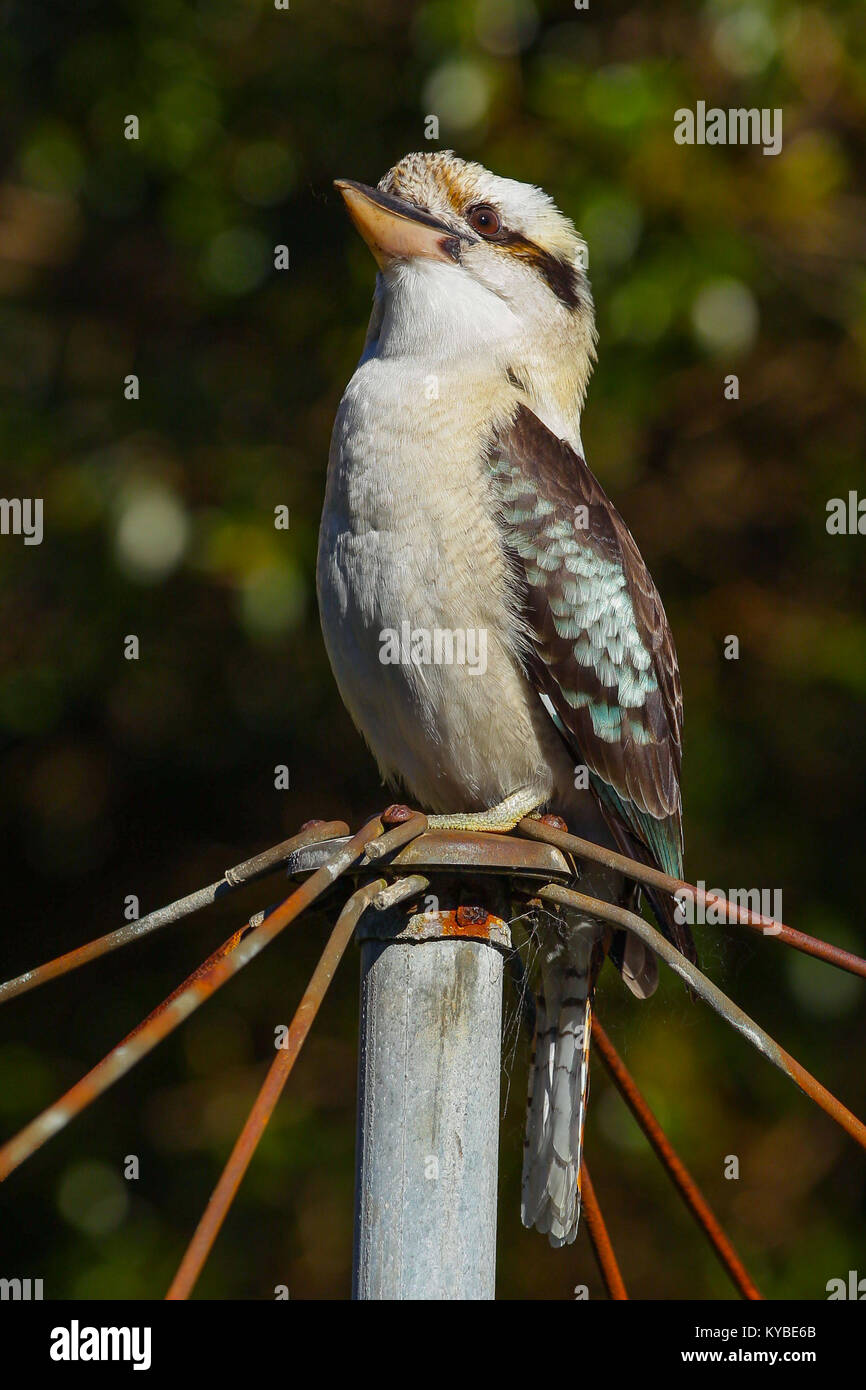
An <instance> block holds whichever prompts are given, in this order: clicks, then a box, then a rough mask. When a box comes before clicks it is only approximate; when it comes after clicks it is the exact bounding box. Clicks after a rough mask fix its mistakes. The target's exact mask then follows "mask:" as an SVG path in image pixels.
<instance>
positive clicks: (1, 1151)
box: [0, 818, 382, 1181]
mask: <svg viewBox="0 0 866 1390" xmlns="http://www.w3.org/2000/svg"><path fill="white" fill-rule="evenodd" d="M381 833H382V822H381V821H380V820H379V819H378V818H376V819H375V820H372V821H370V822H369V823H368V824H367V825H365V826H364V827H363V828H362V829H361V830H359V831H358V834H357V835H355V836H354V837H353V838H352V839H351V840H350V841H349V843H348V845H346V846H345V848H344V849H342V850H340V851H339V853H338V854H336V855H335V856H334V858H333V859H331V860H330V861H329V862H328V863H327V864H323V865H322V867H321V868H320V869H317V870H316V872H315V873H314V874H311V876H310V877H309V878H308V879H307V881H306V882H305V883H303V884H302V885H301V886H300V888H296V889H295V891H294V893H291V894H290V895H289V897H288V898H286V900H285V901H284V902H282V903H281V904H280V905H279V907H275V908H274V909H273V911H272V912H270V913H269V914H268V915H267V916H266V917H265V919H264V921H263V922H261V923H260V924H259V925H258V926H256V927H254V928H253V930H252V931H250V932H248V933H247V934H245V935H243V936H242V938H241V940H240V941H239V942H238V943H237V944H236V945H235V946H234V948H233V949H232V951H231V953H230V954H222V955H221V954H220V953H219V952H217V953H216V955H215V956H212V957H210V958H209V960H208V961H207V962H206V963H205V965H204V966H202V967H200V969H199V970H198V971H196V973H195V974H194V975H192V976H190V978H189V980H188V981H185V982H184V984H183V985H182V986H181V987H180V989H179V990H178V991H176V992H175V994H174V995H173V996H170V997H169V1000H167V1001H166V1002H165V1004H164V1005H162V1006H160V1008H159V1010H157V1011H156V1012H154V1013H153V1014H151V1015H150V1017H149V1018H148V1019H147V1020H146V1021H145V1023H144V1024H143V1025H142V1026H141V1027H140V1028H139V1029H137V1030H136V1031H135V1032H133V1033H132V1034H130V1036H129V1038H127V1039H125V1040H124V1041H123V1042H122V1043H121V1044H119V1045H118V1046H117V1047H115V1048H113V1049H112V1050H111V1052H109V1053H108V1055H107V1056H106V1057H104V1058H103V1059H102V1061H101V1062H98V1063H97V1065H96V1066H95V1067H94V1068H93V1069H92V1070H91V1071H89V1072H88V1073H87V1075H86V1076H84V1077H82V1079H81V1080H80V1081H78V1082H76V1084H75V1085H74V1086H72V1087H71V1088H70V1090H68V1091H67V1092H66V1094H65V1095H64V1096H62V1097H61V1098H60V1100H59V1101H57V1102H55V1104H54V1105H51V1106H49V1107H48V1109H47V1110H44V1111H43V1112H42V1114H41V1115H39V1116H37V1118H36V1119H35V1120H33V1121H31V1123H30V1124H29V1125H26V1126H25V1128H24V1129H22V1130H21V1131H20V1133H18V1134H17V1135H15V1136H14V1137H13V1138H12V1139H10V1140H9V1141H8V1143H6V1144H4V1145H3V1147H2V1148H0V1181H2V1180H3V1179H4V1178H6V1177H8V1176H9V1174H10V1173H11V1172H12V1170H13V1169H14V1168H17V1167H18V1165H19V1164H21V1163H23V1162H24V1160H25V1159H26V1158H29V1157H30V1155H31V1154H32V1153H35V1151H36V1150H37V1149H38V1148H41V1146H42V1145H43V1144H44V1143H45V1142H46V1140H48V1139H50V1138H51V1136H52V1135H53V1134H56V1133H57V1131H58V1130H60V1129H63V1127H64V1126H65V1125H66V1124H68V1122H69V1121H70V1120H71V1119H72V1118H73V1116H75V1115H77V1114H79V1113H80V1111H82V1110H83V1109H84V1108H85V1106H87V1105H89V1104H90V1102H91V1101H93V1100H95V1099H96V1097H97V1096H99V1095H102V1094H103V1092H104V1091H107V1090H108V1088H109V1086H111V1085H113V1083H114V1082H115V1081H117V1080H118V1079H119V1078H120V1077H121V1076H125V1075H126V1073H127V1072H128V1071H130V1070H131V1069H132V1067H133V1066H134V1065H135V1063H136V1062H138V1061H140V1060H141V1058H142V1057H145V1056H146V1055H147V1054H148V1053H149V1052H151V1051H152V1050H153V1048H154V1047H156V1045H157V1043H160V1042H162V1040H163V1038H165V1037H167V1036H168V1034H169V1033H171V1032H172V1031H173V1030H174V1029H175V1028H176V1027H177V1026H178V1025H179V1024H180V1023H182V1022H183V1021H184V1019H186V1018H188V1017H189V1015H190V1014H191V1013H193V1012H194V1011H195V1010H196V1009H197V1008H198V1007H199V1005H200V1004H203V1003H204V1001H205V1000H206V999H209V998H210V996H211V995H212V994H213V993H215V991H216V990H218V989H219V988H220V986H221V985H224V984H225V982H226V981H227V980H229V979H231V978H232V976H233V975H236V974H237V973H238V971H239V970H242V969H243V967H244V966H245V965H248V964H249V962H250V961H251V960H253V959H254V958H255V957H256V956H257V955H258V954H259V952H260V951H263V950H264V948H265V947H266V946H268V945H269V944H270V942H271V941H273V940H274V938H275V937H276V936H278V935H279V934H280V932H281V931H282V930H283V929H284V927H287V926H288V925H289V923H290V922H293V921H294V920H295V919H296V918H297V917H299V916H300V914H301V913H302V912H303V911H304V910H305V909H306V908H308V907H309V906H310V905H311V904H312V903H313V902H315V900H316V899H317V898H318V897H319V896H320V895H321V894H322V893H324V892H325V890H326V889H327V888H329V887H330V885H331V884H332V883H333V882H334V880H335V879H336V878H338V877H339V876H340V874H341V873H342V872H343V871H344V870H345V869H347V868H348V867H349V865H350V864H353V863H354V862H355V860H356V859H357V858H358V857H359V856H360V855H361V854H362V853H363V851H364V847H365V845H366V844H367V843H368V841H370V840H371V839H373V838H374V837H375V836H377V835H380V834H381ZM220 949H221V950H222V948H220Z"/></svg>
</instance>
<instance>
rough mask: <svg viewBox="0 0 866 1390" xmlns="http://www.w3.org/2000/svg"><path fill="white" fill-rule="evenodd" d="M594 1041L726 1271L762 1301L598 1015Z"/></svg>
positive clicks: (744, 1292)
mask: <svg viewBox="0 0 866 1390" xmlns="http://www.w3.org/2000/svg"><path fill="white" fill-rule="evenodd" d="M592 1042H593V1047H595V1048H597V1050H598V1051H599V1053H600V1054H601V1059H602V1061H603V1062H604V1064H605V1066H606V1067H607V1070H608V1072H609V1073H610V1075H611V1077H612V1079H613V1082H614V1085H615V1086H616V1088H617V1090H618V1091H619V1093H620V1095H621V1096H622V1098H623V1100H624V1101H625V1103H626V1105H627V1106H628V1108H629V1110H630V1111H631V1113H632V1114H633V1115H634V1117H635V1119H636V1120H637V1122H638V1124H639V1125H640V1127H641V1129H642V1130H643V1132H644V1134H645V1135H646V1137H647V1139H648V1140H649V1142H650V1144H651V1145H652V1147H653V1149H654V1150H655V1152H656V1154H657V1155H658V1157H659V1158H660V1159H661V1162H662V1165H663V1167H664V1169H665V1171H666V1173H667V1174H668V1176H669V1178H670V1179H671V1182H672V1183H673V1184H674V1187H675V1188H676V1189H677V1192H678V1193H679V1194H680V1196H681V1197H682V1199H683V1201H684V1202H685V1204H686V1206H687V1207H688V1209H689V1211H690V1212H691V1213H692V1215H693V1216H694V1218H695V1220H696V1221H697V1223H698V1225H699V1226H700V1227H701V1230H702V1231H703V1232H704V1234H705V1235H706V1237H707V1239H708V1240H709V1242H710V1244H711V1245H712V1247H713V1249H714V1251H715V1252H716V1255H717V1256H718V1258H719V1260H720V1262H721V1264H722V1267H723V1268H724V1269H725V1270H726V1271H727V1273H728V1275H729V1276H730V1278H731V1280H732V1281H733V1283H734V1285H735V1286H736V1288H737V1289H738V1290H739V1292H740V1294H741V1295H742V1297H743V1298H747V1299H752V1300H757V1299H761V1298H762V1295H761V1294H760V1293H759V1291H758V1289H757V1287H756V1286H755V1284H754V1283H753V1282H752V1280H751V1279H750V1277H749V1274H748V1271H747V1270H746V1267H745V1265H744V1264H743V1262H742V1260H741V1259H740V1257H739V1255H738V1254H737V1252H736V1250H735V1249H734V1247H733V1245H732V1244H731V1242H730V1241H729V1240H728V1237H727V1236H726V1235H725V1233H724V1231H723V1230H722V1228H721V1226H720V1225H719V1223H718V1221H717V1220H716V1218H715V1216H714V1215H713V1213H712V1211H711V1209H710V1206H709V1203H708V1202H707V1201H706V1199H705V1198H704V1196H703V1194H702V1193H701V1190H700V1188H699V1187H698V1185H697V1183H696V1182H695V1180H694V1178H693V1177H692V1176H691V1174H690V1173H689V1171H688V1169H687V1168H686V1166H685V1164H684V1163H683V1162H682V1160H681V1159H680V1158H679V1156H678V1155H677V1153H676V1151H675V1149H674V1147H673V1145H672V1144H671V1142H670V1140H669V1139H668V1137H667V1135H666V1134H665V1132H664V1130H663V1129H662V1127H661V1125H660V1124H659V1122H658V1120H657V1119H656V1117H655V1115H654V1114H653V1112H652V1110H650V1108H649V1106H648V1105H647V1102H646V1100H645V1099H644V1097H643V1096H642V1095H641V1092H640V1091H639V1090H638V1088H637V1085H636V1084H635V1081H634V1078H633V1077H632V1075H631V1073H630V1072H629V1070H628V1068H627V1067H626V1065H625V1063H624V1062H623V1060H622V1058H621V1057H620V1055H619V1053H618V1052H617V1050H616V1048H615V1047H614V1045H613V1043H612V1042H611V1040H610V1038H609V1037H608V1036H607V1033H606V1032H605V1031H604V1029H603V1028H602V1026H601V1024H600V1023H599V1021H598V1015H597V1014H596V1015H595V1016H594V1017H593V1020H592Z"/></svg>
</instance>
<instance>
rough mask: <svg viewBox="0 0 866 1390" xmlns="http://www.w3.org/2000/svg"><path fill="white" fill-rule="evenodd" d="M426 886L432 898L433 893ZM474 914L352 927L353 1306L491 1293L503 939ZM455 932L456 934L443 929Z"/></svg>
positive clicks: (499, 928)
mask: <svg viewBox="0 0 866 1390" xmlns="http://www.w3.org/2000/svg"><path fill="white" fill-rule="evenodd" d="M431 891H433V892H435V893H436V896H437V898H438V901H439V903H440V904H441V903H442V901H443V897H442V890H441V889H439V888H433V889H431ZM490 892H491V885H489V884H488V886H486V887H485V894H486V896H487V897H488V899H489V897H490ZM468 911H469V919H470V923H471V922H472V920H473V918H472V913H473V912H474V911H475V910H474V909H470V910H468ZM466 914H467V910H466V909H463V910H462V920H463V921H464V922H465V920H466ZM474 920H475V925H474V926H473V925H470V926H469V927H468V928H467V927H463V926H461V925H460V923H461V914H455V912H454V911H450V912H443V911H437V912H433V913H421V914H418V915H417V916H415V917H412V918H411V919H410V920H409V921H408V922H407V913H406V912H405V910H401V909H394V910H393V912H392V913H390V914H388V913H385V914H382V915H381V916H379V917H378V918H377V919H376V920H375V921H372V922H370V923H369V924H365V923H364V922H363V921H362V923H361V926H360V929H359V933H358V935H359V939H360V940H361V943H362V944H361V1038H360V1055H359V1069H358V1131H357V1157H356V1193H355V1252H354V1287H353V1297H355V1298H357V1299H388V1300H399V1301H403V1300H413V1299H432V1300H439V1299H492V1298H493V1297H494V1295H495V1276H496V1197H497V1165H498V1153H499V1079H500V1052H501V1028H502V969H503V959H504V958H503V950H504V949H508V947H509V945H510V938H509V935H508V929H507V927H506V926H505V924H504V922H502V921H501V920H500V919H499V918H498V917H492V916H487V915H486V913H485V912H483V911H482V912H480V913H476V914H475V919H474ZM455 929H456V930H457V931H458V932H464V933H465V934H463V935H453V934H451V935H446V934H445V933H446V932H453V931H454V930H455ZM468 934H471V935H472V937H473V938H474V939H467V935H468Z"/></svg>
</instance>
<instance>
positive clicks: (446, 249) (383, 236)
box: [334, 179, 469, 269]
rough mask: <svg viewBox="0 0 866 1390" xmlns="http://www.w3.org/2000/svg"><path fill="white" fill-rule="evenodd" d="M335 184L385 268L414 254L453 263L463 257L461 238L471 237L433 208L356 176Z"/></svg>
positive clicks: (464, 239)
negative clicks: (425, 208) (429, 209)
mask: <svg viewBox="0 0 866 1390" xmlns="http://www.w3.org/2000/svg"><path fill="white" fill-rule="evenodd" d="M334 187H335V188H339V190H340V192H341V193H342V195H343V199H344V201H345V204H346V207H347V208H348V211H349V216H350V217H351V219H352V221H353V222H354V224H355V226H356V227H357V229H358V231H359V232H360V233H361V236H362V237H363V238H364V240H365V241H366V243H367V245H368V246H369V248H370V250H371V251H372V252H373V255H374V256H375V258H376V262H377V264H378V265H379V266H380V267H381V268H382V269H384V268H385V267H386V266H387V265H390V263H391V262H392V261H396V260H406V259H408V258H409V257H411V256H427V257H428V258H431V259H432V260H434V261H447V262H449V263H453V262H454V261H456V260H459V259H460V242H461V241H468V240H469V238H468V237H464V236H462V234H461V233H460V232H455V231H454V229H453V227H449V226H448V225H447V223H445V222H440V221H439V219H438V218H436V217H432V216H431V215H430V213H429V212H424V211H423V209H421V208H416V207H414V206H413V204H412V203H407V202H404V200H403V199H402V198H395V197H394V195H393V193H383V192H381V190H380V189H378V188H370V187H368V185H367V184H366V183H355V182H354V180H352V179H335V180H334Z"/></svg>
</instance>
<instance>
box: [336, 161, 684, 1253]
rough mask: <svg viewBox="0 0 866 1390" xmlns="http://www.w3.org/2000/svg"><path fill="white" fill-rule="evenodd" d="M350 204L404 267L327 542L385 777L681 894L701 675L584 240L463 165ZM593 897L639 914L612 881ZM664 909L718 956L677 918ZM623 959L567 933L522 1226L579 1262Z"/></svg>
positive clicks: (356, 688) (546, 1031)
mask: <svg viewBox="0 0 866 1390" xmlns="http://www.w3.org/2000/svg"><path fill="white" fill-rule="evenodd" d="M337 187H338V188H339V189H340V192H341V193H342V195H343V198H344V199H345V202H346V206H347V208H348V211H349V214H350V216H351V218H352V220H353V222H354V223H355V226H356V227H357V229H358V230H359V232H360V233H361V235H362V237H363V238H364V240H365V241H366V242H367V244H368V246H369V247H370V249H371V251H372V252H373V255H374V256H375V258H376V261H377V263H378V266H379V274H378V275H377V277H376V291H375V299H374V303H373V312H372V316H371V319H370V326H369V329H368V332H367V339H366V342H365V345H364V351H363V355H362V357H361V360H360V363H359V364H358V368H357V370H356V372H355V374H354V376H353V377H352V379H351V381H350V382H349V385H348V387H347V388H346V392H345V394H344V396H343V399H342V401H341V403H340V408H339V412H338V415H337V419H336V423H335V425H334V432H333V440H332V444H331V453H330V462H329V466H328V480H327V493H326V498H325V506H324V513H323V516H322V525H321V532H320V536H319V557H318V575H317V579H318V593H319V604H320V609H321V619H322V628H323V632H324V637H325V642H326V645H327V649H328V654H329V656H330V660H331V665H332V667H333V671H334V675H335V677H336V680H337V684H338V686H339V688H340V692H341V694H342V697H343V700H344V702H345V704H346V706H347V708H348V710H349V712H350V714H351V716H352V718H353V719H354V721H355V723H356V724H357V726H358V728H359V729H360V731H361V733H362V734H363V736H364V738H365V739H366V741H367V743H368V744H369V746H370V748H371V750H372V752H373V754H374V756H375V758H376V761H377V763H378V764H379V768H380V771H381V773H382V775H383V777H384V778H385V779H386V781H388V782H391V783H397V784H402V785H403V786H404V787H405V788H406V789H407V790H408V792H409V793H410V795H411V796H412V797H413V798H414V799H415V800H416V801H417V803H418V804H419V805H420V806H421V807H423V808H424V809H425V810H426V811H428V812H431V813H436V814H432V815H431V817H430V822H431V825H432V826H440V827H446V828H465V829H476V830H479V829H480V830H493V831H504V830H508V829H511V828H512V827H513V826H514V825H516V823H517V822H518V820H520V819H521V818H522V817H524V816H527V815H530V814H533V813H536V812H537V811H538V810H539V809H544V810H550V811H553V812H556V813H558V814H559V815H561V816H563V817H564V818H565V820H566V822H567V824H568V826H569V828H570V829H572V830H573V831H575V832H576V833H578V834H580V835H582V836H583V837H584V838H586V839H590V840H594V841H595V842H597V843H600V844H606V845H608V846H613V847H616V848H619V849H620V850H621V851H623V852H624V853H626V854H628V855H630V856H632V857H633V858H637V859H640V860H643V861H645V862H646V863H650V864H655V865H657V866H658V867H660V868H662V869H664V870H666V871H667V872H668V873H670V874H674V875H676V877H678V878H679V877H681V871H682V831H681V801H680V785H679V783H680V761H681V727H682V698H681V693H680V681H679V673H678V668H677V660H676V653H675V651H674V645H673V641H672V638H671V633H670V629H669V627H668V623H667V620H666V618H665V613H664V609H663V608H662V604H661V600H660V598H659V596H658V593H657V591H656V588H655V585H654V584H653V581H652V579H651V578H650V575H649V573H648V571H647V568H646V566H645V564H644V562H643V560H642V558H641V556H640V553H639V551H638V548H637V546H636V544H635V542H634V540H633V539H632V536H631V534H630V533H629V531H628V529H627V528H626V525H625V523H624V522H623V520H622V518H621V517H620V515H619V513H618V512H617V511H616V509H615V507H614V506H613V505H612V503H611V502H610V501H609V500H608V498H607V497H606V496H605V493H604V491H603V489H602V487H601V486H600V484H599V483H598V481H597V480H596V478H595V477H594V476H593V474H592V473H591V472H590V470H589V468H588V467H587V465H586V463H585V461H584V457H583V447H582V444H581V437H580V414H581V408H582V406H583V401H584V396H585V393H586V388H587V383H588V381H589V376H590V372H591V370H592V365H593V362H594V359H595V342H596V333H595V322H594V314H593V304H592V296H591V292H590V287H589V282H588V279H587V276H586V273H585V268H584V267H585V258H584V251H585V248H584V243H583V242H582V240H581V238H580V237H579V236H578V234H577V232H576V231H575V229H574V227H573V225H572V223H571V222H570V221H569V220H568V218H566V217H564V216H563V215H562V213H560V212H559V211H558V209H557V208H556V207H555V206H554V204H553V202H552V200H551V199H550V198H549V197H548V196H547V195H546V194H545V193H543V192H541V191H540V190H539V189H538V188H534V187H531V186H529V185H527V184H522V183H517V182H515V181H514V180H512V179H506V178H499V177H497V176H496V175H494V174H491V173H489V172H488V171H487V170H486V169H484V168H483V167H482V166H481V165H480V164H471V163H466V162H465V161H464V160H462V159H458V158H457V157H456V156H455V155H454V154H452V153H451V152H441V153H432V154H430V153H425V154H410V155H407V156H406V157H405V158H404V159H402V160H401V161H400V162H399V164H396V165H395V166H394V168H393V169H391V170H390V172H389V173H387V174H386V175H385V177H384V178H383V179H382V180H381V181H380V183H379V185H378V187H377V188H371V187H368V186H366V185H365V184H360V183H354V182H350V181H349V180H341V181H339V182H338V184H337ZM419 633H420V634H421V638H422V639H423V636H424V634H427V635H428V638H429V639H430V640H428V642H427V644H426V645H425V642H424V641H423V640H420V641H418V640H416V639H417V636H418V634H419ZM437 633H440V634H441V633H447V634H450V635H452V636H453V635H454V634H458V636H460V635H462V637H463V639H464V645H463V646H461V645H459V643H457V642H454V643H452V645H451V646H450V647H448V648H442V649H441V651H439V655H440V657H441V655H442V652H443V651H444V652H446V654H447V653H448V652H450V653H451V655H452V657H453V654H454V653H455V652H457V653H458V655H459V654H460V653H461V652H464V651H467V650H470V649H472V650H474V651H476V653H477V652H480V651H483V652H484V661H483V662H482V661H476V662H474V663H470V662H468V661H465V660H463V661H461V660H457V659H452V660H443V659H440V660H436V659H435V657H434V656H432V655H431V653H433V652H435V651H437V650H438V649H436V648H435V647H434V645H433V640H432V639H433V636H434V635H435V634H437ZM389 634H390V635H393V634H402V636H400V638H399V643H400V651H401V656H400V658H399V659H396V660H395V659H394V658H393V650H392V653H391V655H390V656H387V657H386V656H385V655H384V653H385V651H386V646H387V643H386V637H387V635H389ZM473 636H474V639H475V647H474V648H472V647H471V639H472V637H473ZM404 638H405V639H406V640H404ZM582 769H586V771H585V772H584V773H582V772H581V770H582ZM587 781H588V786H587V785H586V783H587ZM581 888H582V891H583V892H585V893H586V894H588V895H589V896H592V897H596V898H603V899H606V900H608V901H611V902H618V903H629V904H631V903H632V902H633V901H634V890H633V888H631V887H630V886H629V885H628V884H626V882H625V881H624V880H623V879H622V877H621V876H620V875H618V874H615V873H612V872H610V871H608V870H606V869H603V868H601V867H599V866H596V865H590V864H587V865H586V867H585V869H584V871H583V873H582V876H581ZM653 907H654V909H655V911H656V913H657V915H658V916H659V919H660V921H661V923H662V926H663V928H664V929H665V931H666V932H667V934H668V935H669V936H670V937H671V939H672V940H674V941H675V943H676V944H677V945H678V946H679V947H680V949H681V950H683V951H686V952H688V953H689V954H692V950H693V948H692V947H691V941H690V938H689V936H688V932H687V930H686V929H684V928H683V927H682V926H680V925H678V923H677V922H676V920H675V916H674V910H673V902H672V901H671V900H666V899H663V898H662V899H656V900H655V901H654V902H653ZM609 944H610V938H609V934H608V933H607V932H606V931H605V928H604V926H603V924H602V923H601V922H600V921H598V920H593V919H589V920H587V919H586V918H581V916H580V915H579V914H577V913H575V912H573V911H572V912H563V913H562V914H561V915H559V916H558V917H556V916H545V917H544V919H543V922H542V925H541V926H540V928H539V956H540V962H541V984H540V989H539V997H538V1001H537V1005H538V1007H537V1029H536V1044H535V1057H534V1061H533V1067H532V1073H531V1076H530V1088H529V1108H528V1115H527V1131H526V1141H525V1153H524V1168H523V1194H522V1215H523V1221H524V1224H525V1225H527V1226H536V1227H538V1229H539V1230H541V1231H546V1232H547V1233H548V1234H549V1237H550V1240H551V1243H552V1244H554V1245H563V1244H565V1243H568V1242H570V1241H572V1240H574V1237H575V1233H576V1229H577V1222H578V1217H579V1214H580V1161H581V1147H582V1139H583V1125H584V1116H585V1109H586V1095H587V1082H588V1047H589V1033H590V1017H591V1014H590V1010H591V1002H592V995H593V990H594V986H595V979H596V975H597V972H598V968H599V965H600V963H601V960H602V959H603V956H604V952H605V950H606V948H607V946H608V945H609ZM611 954H612V956H613V957H614V958H615V959H617V963H618V964H619V967H620V970H621V972H622V974H623V977H624V978H625V980H626V982H627V983H628V984H629V985H630V987H631V988H632V989H633V991H634V992H635V993H637V994H639V995H646V994H648V993H651V992H652V989H653V988H654V984H655V979H656V964H655V959H654V958H653V957H652V956H651V955H650V954H649V953H647V952H645V951H644V948H643V947H642V946H641V945H640V943H639V942H638V941H637V939H636V938H634V937H631V936H629V937H627V938H623V937H620V938H619V939H615V940H614V943H613V946H612V949H611Z"/></svg>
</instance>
